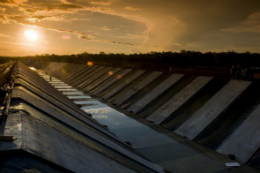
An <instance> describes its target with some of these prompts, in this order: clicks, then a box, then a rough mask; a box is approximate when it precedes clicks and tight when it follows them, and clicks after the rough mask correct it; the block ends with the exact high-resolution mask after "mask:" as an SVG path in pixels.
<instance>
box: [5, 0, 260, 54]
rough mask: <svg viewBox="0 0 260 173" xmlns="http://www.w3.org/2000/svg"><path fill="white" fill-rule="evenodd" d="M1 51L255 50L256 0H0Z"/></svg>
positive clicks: (259, 32) (259, 25)
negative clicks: (207, 0)
mask: <svg viewBox="0 0 260 173" xmlns="http://www.w3.org/2000/svg"><path fill="white" fill-rule="evenodd" d="M0 38H1V41H0V43H1V45H0V56H9V57H17V56H19V57H24V56H35V55H36V54H37V55H43V54H50V55H51V54H55V55H72V54H81V53H83V52H88V53H89V54H99V53H100V52H105V53H106V54H109V53H113V54H117V53H119V54H120V53H124V54H126V55H129V54H134V53H144V54H146V53H150V52H180V51H181V50H187V51H195V52H202V53H207V52H212V53H214V52H216V53H221V52H230V51H235V52H236V53H244V52H247V51H249V52H251V53H260V49H259V48H260V1H257V0H249V1H246V2H245V1H243V0H238V1H236V2H235V3H234V2H232V1H231V0H214V1H209V2H205V1H203V0H197V1H196V2H195V1H194V0H185V1H180V0H175V1H171V2H169V0H162V1H160V2H159V1H156V0H132V1H129V0H127V1H126V0H44V1H40V0H4V1H3V0H0Z"/></svg>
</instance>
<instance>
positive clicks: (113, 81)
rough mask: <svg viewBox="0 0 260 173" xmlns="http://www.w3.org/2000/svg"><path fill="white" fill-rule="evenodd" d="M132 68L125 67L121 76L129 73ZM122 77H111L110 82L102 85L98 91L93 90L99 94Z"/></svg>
mask: <svg viewBox="0 0 260 173" xmlns="http://www.w3.org/2000/svg"><path fill="white" fill-rule="evenodd" d="M131 71H132V69H125V70H124V71H123V72H122V73H121V74H120V77H124V76H125V75H126V74H128V73H129V72H131ZM120 79H121V78H118V76H115V77H114V78H113V79H111V80H110V81H109V82H107V83H106V84H105V85H103V86H101V87H100V88H98V89H97V90H96V91H94V92H93V94H95V95H97V94H98V93H100V92H101V91H103V90H105V89H106V88H107V87H109V86H110V85H112V84H113V83H115V82H116V81H118V80H120Z"/></svg>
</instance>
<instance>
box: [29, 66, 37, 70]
mask: <svg viewBox="0 0 260 173" xmlns="http://www.w3.org/2000/svg"><path fill="white" fill-rule="evenodd" d="M29 68H30V69H31V70H34V71H36V70H37V69H36V68H34V67H29Z"/></svg>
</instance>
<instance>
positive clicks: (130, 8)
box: [125, 7, 141, 11]
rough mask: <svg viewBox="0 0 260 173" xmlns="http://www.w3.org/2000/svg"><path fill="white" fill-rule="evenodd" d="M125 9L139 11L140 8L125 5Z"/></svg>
mask: <svg viewBox="0 0 260 173" xmlns="http://www.w3.org/2000/svg"><path fill="white" fill-rule="evenodd" d="M125 9H126V10H130V11H141V9H140V8H133V7H125Z"/></svg>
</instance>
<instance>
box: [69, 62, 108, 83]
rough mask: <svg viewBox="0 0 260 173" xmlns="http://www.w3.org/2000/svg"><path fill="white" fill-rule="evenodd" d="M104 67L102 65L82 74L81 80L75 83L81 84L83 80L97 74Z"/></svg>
mask: <svg viewBox="0 0 260 173" xmlns="http://www.w3.org/2000/svg"><path fill="white" fill-rule="evenodd" d="M103 68H105V67H104V66H100V67H98V68H96V69H95V70H93V71H89V73H87V74H86V75H85V76H82V77H81V79H80V80H79V81H77V82H75V83H74V84H73V85H81V84H82V83H83V82H85V81H86V80H88V79H89V78H90V77H92V76H94V75H95V74H97V73H98V72H100V71H101V70H102V69H103Z"/></svg>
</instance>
